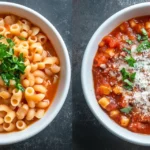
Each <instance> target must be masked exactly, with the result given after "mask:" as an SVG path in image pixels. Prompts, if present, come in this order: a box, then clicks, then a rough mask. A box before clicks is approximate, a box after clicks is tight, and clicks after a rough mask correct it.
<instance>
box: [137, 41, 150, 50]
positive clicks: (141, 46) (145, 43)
mask: <svg viewBox="0 0 150 150" xmlns="http://www.w3.org/2000/svg"><path fill="white" fill-rule="evenodd" d="M148 48H150V42H149V41H148V40H146V41H143V42H142V43H141V44H139V46H138V47H137V49H136V50H137V51H138V52H142V51H143V50H146V49H148Z"/></svg>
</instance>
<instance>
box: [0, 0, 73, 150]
mask: <svg viewBox="0 0 150 150" xmlns="http://www.w3.org/2000/svg"><path fill="white" fill-rule="evenodd" d="M7 2H15V3H19V4H22V5H24V6H28V7H30V8H32V9H34V10H36V11H37V12H39V13H41V14H42V15H43V16H44V17H46V18H47V19H48V20H49V21H50V22H51V23H52V24H53V25H54V26H55V27H56V29H57V30H58V31H59V33H60V34H61V35H62V38H63V39H64V41H65V43H66V45H67V48H68V51H69V54H70V56H71V49H72V48H71V33H70V27H71V15H72V14H71V12H72V3H71V0H7ZM18 15H19V14H18ZM71 93H72V92H71V88H70V92H69V94H68V97H67V99H66V102H65V104H64V106H63V108H62V109H61V111H60V112H59V114H58V115H57V116H56V118H55V119H54V121H53V122H52V123H51V124H50V125H49V126H48V127H47V128H46V129H44V130H43V131H42V132H40V133H39V134H37V135H36V136H34V137H32V138H30V139H28V140H26V141H23V142H20V143H17V144H12V145H7V146H0V150H71V143H72V101H71V97H72V96H71ZM37 128H38V127H37Z"/></svg>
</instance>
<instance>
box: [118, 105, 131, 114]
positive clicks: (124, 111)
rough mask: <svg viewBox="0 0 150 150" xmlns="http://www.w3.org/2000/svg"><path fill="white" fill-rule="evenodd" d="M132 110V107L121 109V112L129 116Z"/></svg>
mask: <svg viewBox="0 0 150 150" xmlns="http://www.w3.org/2000/svg"><path fill="white" fill-rule="evenodd" d="M131 110H132V107H131V106H128V107H125V108H122V109H120V111H121V112H123V113H126V114H129V113H130V112H131Z"/></svg>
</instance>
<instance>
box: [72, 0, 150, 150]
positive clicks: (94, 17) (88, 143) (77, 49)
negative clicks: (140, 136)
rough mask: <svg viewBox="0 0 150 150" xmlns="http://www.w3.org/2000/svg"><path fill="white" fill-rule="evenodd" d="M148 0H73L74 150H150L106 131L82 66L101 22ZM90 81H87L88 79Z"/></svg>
mask: <svg viewBox="0 0 150 150" xmlns="http://www.w3.org/2000/svg"><path fill="white" fill-rule="evenodd" d="M140 2H146V0H145V1H144V0H73V26H72V29H73V33H72V35H73V55H72V56H73V73H72V80H73V147H74V150H148V149H150V148H149V147H143V146H138V145H134V144H131V143H128V142H125V141H123V140H121V139H119V138H118V137H116V136H114V135H113V134H112V133H110V132H109V131H107V130H106V129H105V128H104V127H103V126H102V125H101V124H100V123H99V122H98V121H97V120H96V119H95V117H94V115H93V114H92V113H91V111H90V110H89V108H88V106H87V104H86V102H85V98H84V96H83V93H82V88H81V80H80V69H81V61H82V58H83V53H84V51H85V48H86V46H87V44H88V42H89V40H90V38H91V36H92V35H93V33H94V32H95V30H96V29H97V28H98V27H99V26H100V24H101V23H102V22H103V21H104V20H106V19H107V18H108V17H110V16H111V15H113V14H114V13H115V12H117V11H119V10H121V9H123V8H124V7H127V6H130V5H133V4H136V3H140ZM87 84H88V83H87Z"/></svg>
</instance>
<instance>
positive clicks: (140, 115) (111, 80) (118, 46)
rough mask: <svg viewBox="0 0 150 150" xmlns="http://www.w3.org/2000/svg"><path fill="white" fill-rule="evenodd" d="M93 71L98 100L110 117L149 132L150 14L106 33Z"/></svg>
mask: <svg viewBox="0 0 150 150" xmlns="http://www.w3.org/2000/svg"><path fill="white" fill-rule="evenodd" d="M92 71H93V79H94V88H95V95H96V98H97V101H98V103H99V105H100V106H101V107H102V109H103V110H104V111H105V112H106V113H107V114H108V115H109V117H110V118H112V119H113V120H114V121H115V122H116V123H118V124H119V125H120V126H122V127H124V128H126V129H128V130H130V131H132V132H137V133H144V134H150V16H143V17H138V18H133V19H130V20H128V21H125V22H123V23H122V24H120V25H119V26H118V27H117V28H115V29H114V30H113V31H112V32H111V33H109V34H108V35H107V36H105V37H104V38H103V39H102V41H100V43H99V46H98V50H97V53H96V56H95V58H94V61H93V68H92Z"/></svg>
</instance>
